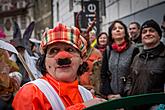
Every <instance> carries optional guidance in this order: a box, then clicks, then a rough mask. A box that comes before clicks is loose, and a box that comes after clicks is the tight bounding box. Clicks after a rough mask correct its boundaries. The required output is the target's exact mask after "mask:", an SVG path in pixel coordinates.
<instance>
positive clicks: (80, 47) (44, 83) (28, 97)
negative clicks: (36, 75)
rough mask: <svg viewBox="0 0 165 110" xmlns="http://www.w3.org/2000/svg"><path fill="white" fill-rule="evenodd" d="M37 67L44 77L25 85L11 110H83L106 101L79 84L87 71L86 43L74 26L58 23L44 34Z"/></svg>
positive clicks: (18, 93)
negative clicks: (82, 75)
mask: <svg viewBox="0 0 165 110" xmlns="http://www.w3.org/2000/svg"><path fill="white" fill-rule="evenodd" d="M40 47H41V50H42V56H41V58H40V61H39V63H38V64H39V65H40V66H39V67H40V68H41V71H42V72H41V73H42V74H43V77H42V78H40V79H36V80H35V81H32V82H29V83H27V84H25V85H24V86H23V87H22V88H21V89H20V90H19V91H18V92H17V94H16V96H15V98H14V101H13V103H12V106H13V108H14V110H82V109H84V108H86V107H89V106H92V105H95V104H99V103H102V102H105V101H106V100H104V99H101V98H94V97H93V95H92V94H91V93H90V91H88V90H87V89H85V88H84V87H82V86H80V85H78V80H77V77H78V76H79V75H81V74H82V73H83V72H84V71H85V70H87V69H86V63H85V62H84V60H83V55H84V54H85V52H86V41H85V39H84V38H83V37H82V36H81V35H80V31H79V30H78V29H77V28H76V27H67V26H65V25H63V24H61V23H59V24H58V25H57V26H56V27H55V28H53V29H49V30H48V31H47V32H45V33H44V34H43V38H42V40H41V45H40Z"/></svg>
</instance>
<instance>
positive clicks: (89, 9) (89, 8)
mask: <svg viewBox="0 0 165 110" xmlns="http://www.w3.org/2000/svg"><path fill="white" fill-rule="evenodd" d="M88 11H89V12H91V13H94V12H95V11H96V5H95V4H89V5H88Z"/></svg>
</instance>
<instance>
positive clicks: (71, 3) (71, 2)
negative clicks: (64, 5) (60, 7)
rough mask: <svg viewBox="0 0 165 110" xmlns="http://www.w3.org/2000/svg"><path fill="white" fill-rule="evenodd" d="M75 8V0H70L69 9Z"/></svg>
mask: <svg viewBox="0 0 165 110" xmlns="http://www.w3.org/2000/svg"><path fill="white" fill-rule="evenodd" d="M72 10H73V0H69V11H72Z"/></svg>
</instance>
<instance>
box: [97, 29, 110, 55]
mask: <svg viewBox="0 0 165 110" xmlns="http://www.w3.org/2000/svg"><path fill="white" fill-rule="evenodd" d="M107 44H108V34H107V33H106V32H101V33H100V34H99V35H98V37H97V45H96V48H97V49H98V50H99V51H100V52H101V53H102V54H103V53H104V51H105V49H106V46H107Z"/></svg>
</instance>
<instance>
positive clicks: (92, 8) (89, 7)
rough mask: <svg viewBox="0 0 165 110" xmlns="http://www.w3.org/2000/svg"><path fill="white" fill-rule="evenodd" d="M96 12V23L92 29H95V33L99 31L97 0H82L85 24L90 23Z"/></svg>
mask: <svg viewBox="0 0 165 110" xmlns="http://www.w3.org/2000/svg"><path fill="white" fill-rule="evenodd" d="M95 14H96V25H95V26H94V27H93V29H94V30H95V31H96V35H98V34H99V33H100V27H99V1H84V15H83V16H85V18H86V19H87V24H88V25H90V23H91V22H92V20H93V19H94V17H95Z"/></svg>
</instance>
